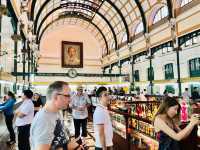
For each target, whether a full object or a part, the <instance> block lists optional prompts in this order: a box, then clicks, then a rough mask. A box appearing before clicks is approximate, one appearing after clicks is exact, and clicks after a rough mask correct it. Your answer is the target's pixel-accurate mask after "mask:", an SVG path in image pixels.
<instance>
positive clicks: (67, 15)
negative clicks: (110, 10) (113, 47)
mask: <svg viewBox="0 0 200 150" xmlns="http://www.w3.org/2000/svg"><path fill="white" fill-rule="evenodd" d="M74 13H79V15H73V14H72V13H71V12H70V11H69V12H66V13H65V14H64V15H63V16H62V17H58V18H57V19H55V20H53V21H52V22H50V23H49V24H47V25H46V26H45V27H44V29H43V30H42V32H41V34H40V35H39V34H38V35H37V37H39V38H38V44H39V45H40V41H41V39H42V36H43V35H44V33H45V31H46V30H47V29H48V28H49V27H50V26H51V25H52V24H53V23H55V22H56V21H59V20H61V19H65V18H70V17H72V16H73V18H78V19H82V20H84V21H87V22H89V23H91V24H92V25H93V26H94V27H95V28H96V29H97V30H98V31H99V32H100V33H101V35H102V37H103V39H104V42H105V44H106V49H107V54H108V53H109V48H108V42H107V40H106V37H105V35H104V34H103V32H102V31H101V29H100V28H99V27H98V26H97V25H96V24H95V23H93V22H91V20H90V19H88V18H87V17H86V15H85V14H84V13H81V12H74Z"/></svg>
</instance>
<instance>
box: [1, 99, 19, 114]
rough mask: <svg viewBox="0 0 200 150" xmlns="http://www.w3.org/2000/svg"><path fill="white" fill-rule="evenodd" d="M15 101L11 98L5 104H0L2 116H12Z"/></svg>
mask: <svg viewBox="0 0 200 150" xmlns="http://www.w3.org/2000/svg"><path fill="white" fill-rule="evenodd" d="M15 102H16V100H15V99H13V98H9V99H8V100H7V101H6V102H5V103H3V104H0V110H3V112H4V115H6V116H9V115H13V106H14V104H15Z"/></svg>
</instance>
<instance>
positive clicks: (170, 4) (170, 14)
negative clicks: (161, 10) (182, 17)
mask: <svg viewBox="0 0 200 150" xmlns="http://www.w3.org/2000/svg"><path fill="white" fill-rule="evenodd" d="M166 1H167V7H168V12H169V19H170V18H172V17H174V14H173V8H172V1H171V0H166Z"/></svg>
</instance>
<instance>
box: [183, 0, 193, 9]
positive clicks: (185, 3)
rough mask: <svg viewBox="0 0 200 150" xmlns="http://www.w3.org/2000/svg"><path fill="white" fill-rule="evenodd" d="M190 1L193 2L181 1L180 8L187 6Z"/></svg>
mask: <svg viewBox="0 0 200 150" xmlns="http://www.w3.org/2000/svg"><path fill="white" fill-rule="evenodd" d="M191 1H193V0H182V2H181V7H183V6H185V5H187V4H188V3H190V2H191Z"/></svg>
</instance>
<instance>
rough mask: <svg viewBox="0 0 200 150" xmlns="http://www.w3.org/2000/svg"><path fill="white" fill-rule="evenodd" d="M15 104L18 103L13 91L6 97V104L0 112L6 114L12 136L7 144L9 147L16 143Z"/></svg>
mask: <svg viewBox="0 0 200 150" xmlns="http://www.w3.org/2000/svg"><path fill="white" fill-rule="evenodd" d="M15 102H16V99H15V95H14V94H13V93H12V92H11V91H9V92H8V94H7V95H6V100H5V102H4V103H2V104H0V110H3V112H4V116H5V122H6V126H7V129H8V131H9V134H10V140H9V141H7V144H9V145H11V144H14V143H15V132H14V129H13V118H14V113H13V107H14V104H15Z"/></svg>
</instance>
